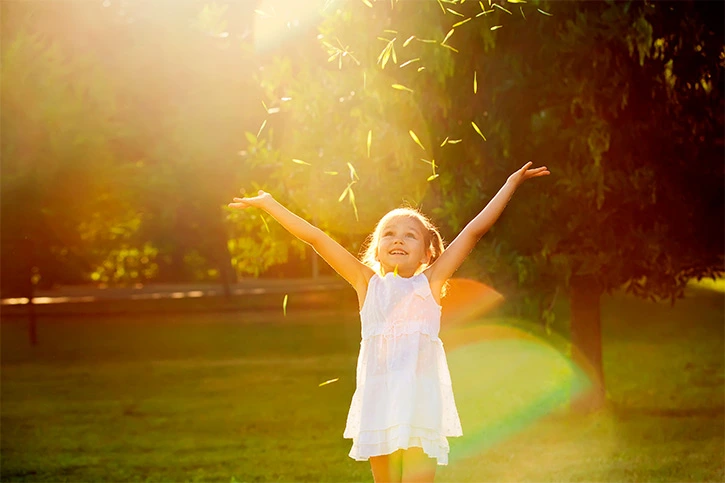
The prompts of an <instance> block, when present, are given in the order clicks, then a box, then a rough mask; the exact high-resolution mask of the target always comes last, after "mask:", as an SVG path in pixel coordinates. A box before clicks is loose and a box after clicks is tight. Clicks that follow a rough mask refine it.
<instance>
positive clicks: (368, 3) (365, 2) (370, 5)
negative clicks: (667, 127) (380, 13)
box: [362, 0, 373, 8]
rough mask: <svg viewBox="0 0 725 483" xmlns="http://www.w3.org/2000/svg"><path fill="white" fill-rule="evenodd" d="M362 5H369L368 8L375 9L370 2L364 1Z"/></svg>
mask: <svg viewBox="0 0 725 483" xmlns="http://www.w3.org/2000/svg"><path fill="white" fill-rule="evenodd" d="M362 3H364V4H365V5H367V6H368V7H370V8H373V4H372V3H370V1H369V0H362Z"/></svg>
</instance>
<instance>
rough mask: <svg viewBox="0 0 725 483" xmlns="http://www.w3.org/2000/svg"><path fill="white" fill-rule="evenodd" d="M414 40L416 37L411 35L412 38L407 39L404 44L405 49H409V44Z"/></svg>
mask: <svg viewBox="0 0 725 483" xmlns="http://www.w3.org/2000/svg"><path fill="white" fill-rule="evenodd" d="M414 38H415V35H411V36H410V37H408V38H407V39H406V40H405V42H403V47H407V46H408V44H409V43H410V42H411V41H412V40H413V39H414Z"/></svg>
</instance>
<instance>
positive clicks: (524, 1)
mask: <svg viewBox="0 0 725 483" xmlns="http://www.w3.org/2000/svg"><path fill="white" fill-rule="evenodd" d="M506 1H507V2H508V3H526V0H506Z"/></svg>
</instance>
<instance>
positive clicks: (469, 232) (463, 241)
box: [425, 162, 550, 286]
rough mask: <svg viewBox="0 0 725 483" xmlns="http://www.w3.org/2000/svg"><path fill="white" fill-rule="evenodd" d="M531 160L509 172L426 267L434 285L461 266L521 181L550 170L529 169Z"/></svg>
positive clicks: (441, 283)
mask: <svg viewBox="0 0 725 483" xmlns="http://www.w3.org/2000/svg"><path fill="white" fill-rule="evenodd" d="M531 164H532V163H531V162H528V163H526V164H525V165H524V166H523V167H522V168H521V169H519V170H518V171H516V172H514V173H513V174H512V175H511V176H509V178H508V180H506V183H505V184H504V185H503V187H501V189H500V190H499V191H498V193H496V196H494V197H493V198H492V199H491V201H489V203H488V204H487V205H486V207H485V208H484V209H483V210H481V212H480V213H479V214H478V215H476V217H475V218H474V219H473V220H471V221H470V222H469V223H468V225H466V226H465V228H463V230H461V233H459V234H458V236H457V237H456V238H455V239H454V240H453V241H452V242H451V244H450V245H449V246H448V248H446V249H445V250H444V251H443V253H442V254H441V256H440V257H438V259H437V260H436V261H435V262H433V263H432V264H431V266H430V267H428V268H427V269H426V270H425V271H426V272H427V276H428V280H429V281H430V284H431V286H436V284H439V285H441V286H442V285H443V283H445V281H446V280H448V279H449V278H450V277H451V276H452V275H453V273H454V272H455V271H456V270H458V267H460V266H461V264H462V263H463V261H464V260H465V259H466V257H467V256H468V254H469V253H471V250H473V247H474V246H476V243H478V240H480V239H481V237H482V236H483V235H484V234H485V233H486V232H487V231H488V230H489V229H490V228H491V226H493V224H494V223H495V222H496V220H497V219H498V217H499V216H501V213H502V212H503V209H504V208H505V207H506V204H507V203H508V202H509V200H510V199H511V196H513V194H514V191H516V188H518V187H519V186H520V185H521V183H523V182H524V181H526V180H527V179H530V178H537V177H539V176H546V175H548V174H550V173H549V170H548V169H547V168H546V166H542V167H540V168H535V169H529V168H530V166H531Z"/></svg>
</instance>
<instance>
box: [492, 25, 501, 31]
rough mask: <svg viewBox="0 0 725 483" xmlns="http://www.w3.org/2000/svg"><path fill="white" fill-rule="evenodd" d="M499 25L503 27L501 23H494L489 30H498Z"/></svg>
mask: <svg viewBox="0 0 725 483" xmlns="http://www.w3.org/2000/svg"><path fill="white" fill-rule="evenodd" d="M501 27H503V25H494V26H493V27H491V30H498V29H500V28H501Z"/></svg>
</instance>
